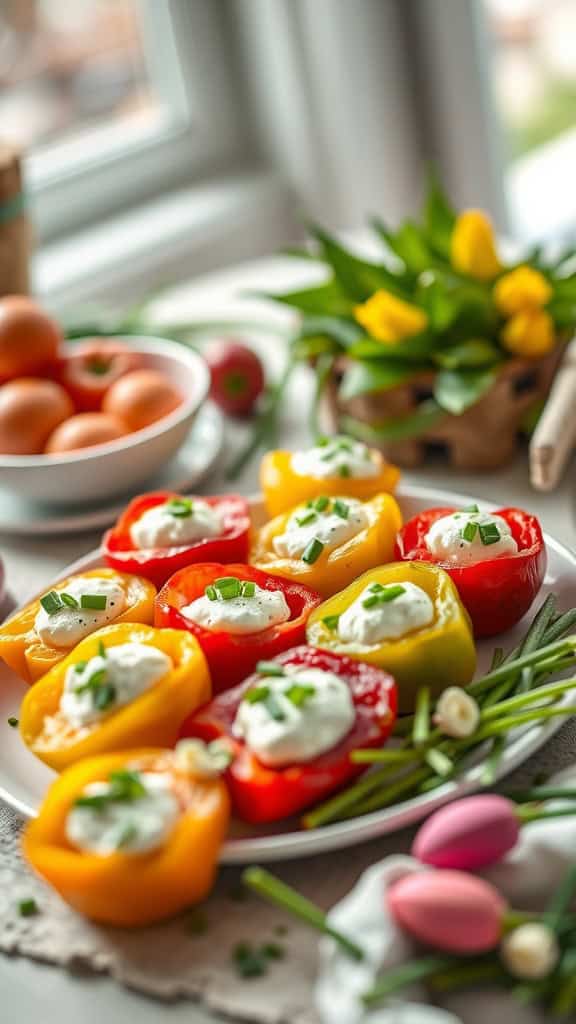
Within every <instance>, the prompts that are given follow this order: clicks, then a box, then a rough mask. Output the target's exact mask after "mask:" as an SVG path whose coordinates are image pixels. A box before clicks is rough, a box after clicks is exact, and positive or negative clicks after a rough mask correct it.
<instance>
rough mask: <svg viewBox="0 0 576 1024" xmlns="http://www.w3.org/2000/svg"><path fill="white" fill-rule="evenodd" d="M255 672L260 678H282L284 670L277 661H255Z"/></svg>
mask: <svg viewBox="0 0 576 1024" xmlns="http://www.w3.org/2000/svg"><path fill="white" fill-rule="evenodd" d="M256 671H257V673H258V675H260V676H283V675H284V669H283V667H282V665H279V664H278V662H277V661H257V662H256Z"/></svg>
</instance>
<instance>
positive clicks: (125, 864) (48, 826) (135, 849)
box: [23, 749, 230, 928]
mask: <svg viewBox="0 0 576 1024" xmlns="http://www.w3.org/2000/svg"><path fill="white" fill-rule="evenodd" d="M184 755H186V750H184ZM195 765H196V762H195V761H194V760H192V762H191V763H190V759H189V758H188V757H187V756H183V757H182V756H181V752H180V750H179V749H177V750H176V751H174V750H166V749H142V750H132V751H130V752H126V753H123V754H107V755H105V756H102V757H94V758H90V759H88V760H85V761H81V762H79V763H78V764H76V765H73V766H72V767H71V768H69V769H68V770H67V771H66V772H65V773H64V774H63V775H61V776H60V778H59V779H57V781H56V782H55V783H54V784H53V785H52V786H51V788H50V790H49V791H48V795H47V796H46V799H45V801H44V803H43V805H42V807H41V809H40V813H39V815H38V817H37V818H35V819H34V820H33V821H32V822H31V823H30V824H29V825H28V827H27V828H26V831H25V833H24V839H23V848H24V854H25V856H26V858H27V860H28V861H29V863H30V864H31V865H32V867H33V868H34V870H35V871H36V872H37V873H38V874H39V875H41V876H42V878H44V879H45V881H46V882H48V884H49V885H51V886H52V888H53V889H55V890H56V891H57V892H58V893H59V894H60V896H61V897H62V899H64V900H65V901H66V902H67V903H69V904H70V906H72V907H74V909H75V910H77V911H79V912H80V913H81V914H85V915H86V917H89V918H91V919H92V920H93V921H97V922H100V923H102V924H109V925H116V926H119V927H128V928H129V927H137V926H139V925H147V924H152V923H154V922H155V921H160V920H162V919H164V918H167V917H170V916H172V915H173V914H176V913H178V912H179V911H181V910H184V909H185V908H186V907H189V906H190V905H191V904H193V903H197V902H199V901H200V900H203V899H204V898H205V897H206V896H207V895H208V893H209V891H210V889H211V887H212V884H213V881H214V876H215V871H216V863H217V860H218V855H219V852H220V847H221V845H222V842H223V841H224V838H225V835H226V830H227V827H228V820H229V813H230V812H229V798H228V792H227V790H226V786H225V784H224V783H223V782H222V781H221V779H220V778H218V776H217V774H211V773H210V772H208V773H206V772H204V773H202V772H198V771H197V770H196V767H195Z"/></svg>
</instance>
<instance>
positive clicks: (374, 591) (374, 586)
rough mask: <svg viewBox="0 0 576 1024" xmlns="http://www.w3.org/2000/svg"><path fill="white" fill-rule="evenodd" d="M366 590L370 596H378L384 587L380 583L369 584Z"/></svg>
mask: <svg viewBox="0 0 576 1024" xmlns="http://www.w3.org/2000/svg"><path fill="white" fill-rule="evenodd" d="M368 590H369V591H370V592H371V593H372V594H379V593H380V592H381V591H382V590H384V587H383V586H382V584H381V583H371V584H370V586H369V587H368Z"/></svg>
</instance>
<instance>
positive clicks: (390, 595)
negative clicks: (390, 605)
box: [380, 583, 406, 603]
mask: <svg viewBox="0 0 576 1024" xmlns="http://www.w3.org/2000/svg"><path fill="white" fill-rule="evenodd" d="M405 593H406V587H403V586H402V584H401V583H395V584H394V585H393V586H391V587H384V590H383V591H382V593H381V594H380V600H381V601H384V602H385V603H387V602H388V601H395V600H396V598H397V597H400V595H401V594H405Z"/></svg>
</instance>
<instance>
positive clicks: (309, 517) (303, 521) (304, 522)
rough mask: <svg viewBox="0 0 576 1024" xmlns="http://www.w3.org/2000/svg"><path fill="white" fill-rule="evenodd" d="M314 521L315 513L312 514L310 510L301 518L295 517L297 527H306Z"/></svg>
mask: <svg viewBox="0 0 576 1024" xmlns="http://www.w3.org/2000/svg"><path fill="white" fill-rule="evenodd" d="M315 519H316V513H315V512H313V511H312V510H310V512H306V513H305V515H303V516H297V517H296V522H297V524H298V526H308V524H309V523H313V522H314V521H315Z"/></svg>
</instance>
